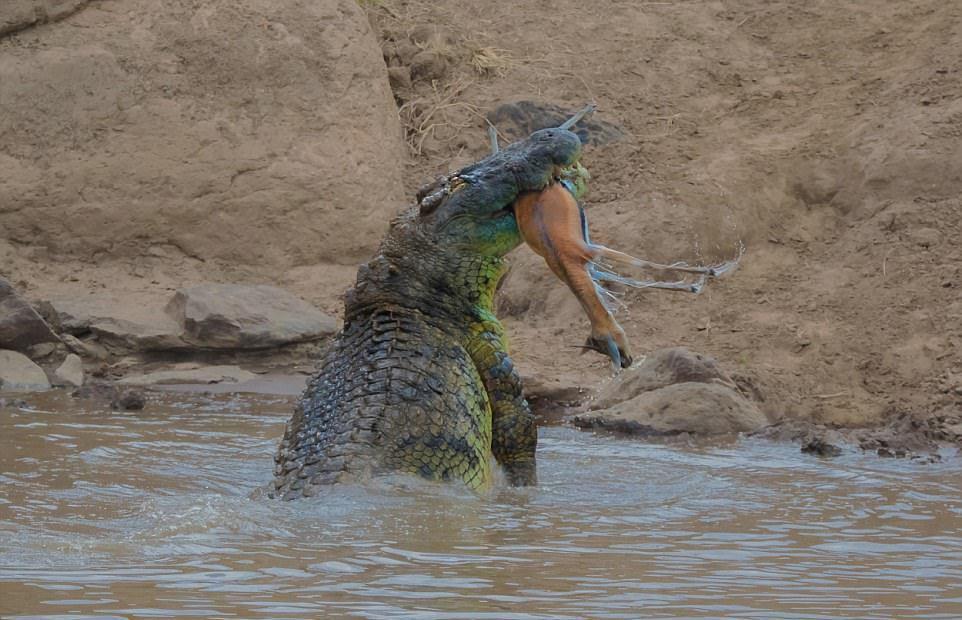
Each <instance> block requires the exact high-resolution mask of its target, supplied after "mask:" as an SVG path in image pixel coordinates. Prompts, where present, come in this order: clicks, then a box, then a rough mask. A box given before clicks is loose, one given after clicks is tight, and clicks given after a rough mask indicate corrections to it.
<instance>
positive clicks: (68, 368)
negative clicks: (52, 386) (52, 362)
mask: <svg viewBox="0 0 962 620" xmlns="http://www.w3.org/2000/svg"><path fill="white" fill-rule="evenodd" d="M53 374H54V377H55V378H56V379H57V383H58V385H68V386H71V387H80V386H81V385H83V383H84V365H83V361H81V359H80V356H79V355H76V354H74V353H71V354H70V355H68V356H67V358H66V359H65V360H64V361H63V364H61V365H60V366H59V367H58V368H57V370H55V371H54V373H53Z"/></svg>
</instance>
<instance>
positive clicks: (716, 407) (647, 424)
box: [574, 382, 768, 435]
mask: <svg viewBox="0 0 962 620" xmlns="http://www.w3.org/2000/svg"><path fill="white" fill-rule="evenodd" d="M574 423H575V425H576V426H578V427H580V428H601V429H605V430H610V431H614V432H618V433H625V434H629V435H678V434H681V433H690V434H692V435H722V434H726V433H739V432H746V431H753V430H757V429H759V428H761V427H763V426H765V425H766V424H767V423H768V420H767V419H766V418H765V414H763V413H762V412H761V411H759V410H758V408H757V407H755V405H753V404H752V403H751V402H750V401H748V400H747V399H745V398H744V397H742V396H741V395H740V394H738V393H737V392H735V391H733V390H731V389H730V388H727V387H725V386H722V385H717V384H711V383H694V382H688V383H676V384H674V385H669V386H666V387H663V388H660V389H657V390H654V391H651V392H642V393H641V394H639V395H637V396H635V397H634V398H630V399H628V400H626V401H624V402H621V403H618V404H617V405H615V406H613V407H611V408H610V409H603V410H601V411H590V412H588V413H585V414H580V415H577V416H575V417H574Z"/></svg>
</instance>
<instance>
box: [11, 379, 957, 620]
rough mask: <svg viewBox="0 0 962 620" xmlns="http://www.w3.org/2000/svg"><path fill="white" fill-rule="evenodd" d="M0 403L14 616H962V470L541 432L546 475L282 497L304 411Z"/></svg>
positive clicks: (234, 404)
mask: <svg viewBox="0 0 962 620" xmlns="http://www.w3.org/2000/svg"><path fill="white" fill-rule="evenodd" d="M152 398H153V400H152V401H151V402H150V404H149V406H148V408H147V410H145V411H143V412H137V413H118V412H110V411H106V410H100V409H96V408H91V407H90V403H82V402H80V401H73V400H71V399H69V398H67V397H65V396H63V395H62V394H51V395H48V396H45V397H44V399H45V400H41V401H38V405H37V407H38V408H37V409H36V410H34V411H20V410H16V409H11V408H6V409H0V616H3V617H23V618H28V617H35V618H39V617H48V618H57V617H59V618H66V617H70V618H94V617H97V618H111V617H125V618H143V617H192V616H196V617H229V616H234V617H254V618H257V617H262V618H315V617H322V616H349V617H358V618H472V619H473V618H583V617H592V618H638V617H649V618H659V617H738V618H837V617H859V618H892V617H899V618H908V617H912V618H958V617H962V499H960V491H962V476H960V475H959V474H960V473H962V464H960V460H962V459H959V458H958V456H957V455H954V454H949V453H947V454H946V455H945V456H946V458H945V459H944V460H943V462H942V463H940V464H935V465H921V464H915V463H912V462H908V461H904V460H880V459H876V458H872V457H867V456H860V455H847V456H844V457H841V458H837V459H832V460H820V459H818V458H814V457H810V456H806V455H802V454H799V453H798V451H797V447H794V446H790V445H778V444H771V443H765V442H760V441H742V442H736V443H732V444H730V445H726V446H723V447H717V446H716V447H706V448H690V447H687V448H682V447H677V446H666V445H656V444H646V443H640V442H634V441H629V440H622V439H617V438H610V437H604V436H595V435H591V434H587V433H582V432H579V431H575V430H572V429H568V428H563V427H548V428H544V429H542V432H541V448H540V453H539V459H540V460H539V468H540V478H541V484H540V485H539V486H538V487H537V488H533V489H520V490H516V489H509V488H505V487H503V486H498V487H497V488H496V489H495V490H494V491H493V492H492V493H491V494H489V495H487V496H483V497H477V496H474V495H472V494H470V493H467V492H465V491H463V490H461V489H458V488H456V487H452V486H442V485H435V484H431V483H426V482H423V481H420V480H418V479H413V478H407V477H400V476H399V477H391V478H386V479H381V480H377V481H372V482H371V483H369V484H367V485H363V486H352V487H334V488H332V489H331V490H330V492H329V493H327V494H324V495H322V496H320V497H316V498H313V499H310V500H303V501H298V502H290V503H284V502H277V501H271V500H268V499H265V498H264V497H263V494H262V493H259V492H257V490H258V489H260V488H263V486H264V485H266V484H267V483H268V482H269V480H270V477H271V471H272V456H273V451H274V448H275V444H276V441H277V438H278V437H279V436H280V434H281V432H282V430H283V425H284V422H285V421H286V419H287V417H288V412H289V411H290V409H291V402H292V401H291V399H289V398H281V397H268V396H245V397H233V398H232V397H230V396H226V395H219V396H203V395H197V394H177V395H175V394H168V395H156V396H153V397H152Z"/></svg>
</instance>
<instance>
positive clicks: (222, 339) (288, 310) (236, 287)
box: [167, 284, 337, 349]
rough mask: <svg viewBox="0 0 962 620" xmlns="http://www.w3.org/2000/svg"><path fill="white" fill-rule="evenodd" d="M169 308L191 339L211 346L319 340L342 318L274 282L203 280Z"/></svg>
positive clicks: (264, 345) (253, 346) (250, 346)
mask: <svg viewBox="0 0 962 620" xmlns="http://www.w3.org/2000/svg"><path fill="white" fill-rule="evenodd" d="M167 314H168V315H169V316H170V317H171V318H173V320H174V321H176V322H177V323H178V324H179V325H180V326H181V328H182V330H183V339H184V340H185V341H186V342H188V343H189V344H191V345H193V346H196V347H201V348H208V349H259V348H268V347H276V346H280V345H285V344H290V343H295V342H304V341H308V340H317V339H318V338H323V337H325V336H329V335H331V334H333V333H334V332H336V331H337V322H336V321H335V320H334V319H333V318H331V317H330V316H328V315H326V314H324V313H323V312H321V311H320V310H318V309H317V308H315V307H314V306H312V305H310V304H309V303H307V302H305V301H303V300H302V299H300V298H298V297H295V296H294V295H292V294H291V293H288V292H287V291H285V290H282V289H279V288H277V287H274V286H267V285H259V286H244V285H240V284H202V285H200V286H194V287H191V288H186V289H181V290H179V291H177V293H176V294H175V295H174V298H173V299H172V300H171V301H170V303H169V304H168V305H167Z"/></svg>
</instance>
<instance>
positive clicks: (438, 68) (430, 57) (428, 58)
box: [411, 50, 448, 82]
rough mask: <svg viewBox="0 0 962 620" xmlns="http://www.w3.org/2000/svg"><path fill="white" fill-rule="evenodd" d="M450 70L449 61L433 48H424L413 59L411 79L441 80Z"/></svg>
mask: <svg viewBox="0 0 962 620" xmlns="http://www.w3.org/2000/svg"><path fill="white" fill-rule="evenodd" d="M447 72H448V61H447V60H445V58H444V56H442V55H441V54H439V53H437V52H434V51H432V50H422V51H420V52H418V53H417V54H415V55H414V58H412V59H411V80H412V81H415V82H417V81H419V80H424V81H427V82H430V81H432V80H440V79H441V78H443V77H444V74H445V73H447Z"/></svg>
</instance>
